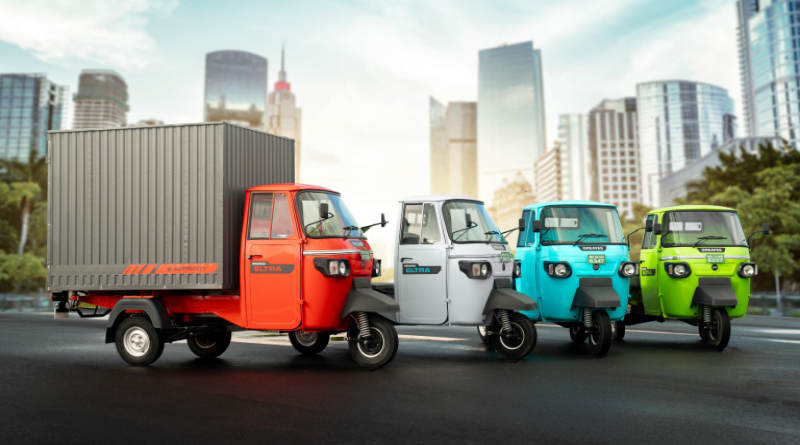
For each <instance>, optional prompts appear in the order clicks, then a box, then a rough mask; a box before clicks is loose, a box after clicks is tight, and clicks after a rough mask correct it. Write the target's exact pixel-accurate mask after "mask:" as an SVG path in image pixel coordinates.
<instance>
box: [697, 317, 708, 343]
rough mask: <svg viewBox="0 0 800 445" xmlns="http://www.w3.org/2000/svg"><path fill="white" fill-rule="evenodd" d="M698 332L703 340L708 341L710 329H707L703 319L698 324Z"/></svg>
mask: <svg viewBox="0 0 800 445" xmlns="http://www.w3.org/2000/svg"><path fill="white" fill-rule="evenodd" d="M697 333H698V334H700V339H701V340H703V341H708V329H706V327H705V325H704V324H703V322H702V321H701V322H700V323H698V324H697Z"/></svg>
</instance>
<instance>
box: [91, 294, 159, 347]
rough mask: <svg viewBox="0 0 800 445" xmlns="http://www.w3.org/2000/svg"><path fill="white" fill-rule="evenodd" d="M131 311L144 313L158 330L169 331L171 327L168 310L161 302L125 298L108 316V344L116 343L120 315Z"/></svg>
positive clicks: (150, 299)
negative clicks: (115, 337)
mask: <svg viewBox="0 0 800 445" xmlns="http://www.w3.org/2000/svg"><path fill="white" fill-rule="evenodd" d="M131 310H135V311H144V313H145V314H147V316H148V317H150V322H151V323H153V327H155V328H156V329H167V328H169V327H170V325H171V323H170V321H169V314H167V310H166V309H165V308H164V305H163V304H161V302H160V301H158V300H154V299H152V298H123V299H121V300H119V301H118V302H117V304H115V305H114V309H112V310H111V313H110V314H109V315H108V324H107V325H106V343H113V342H114V335H115V333H116V332H115V331H116V327H117V319H118V318H119V315H120V314H123V313H125V311H131Z"/></svg>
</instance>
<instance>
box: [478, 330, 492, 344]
mask: <svg viewBox="0 0 800 445" xmlns="http://www.w3.org/2000/svg"><path fill="white" fill-rule="evenodd" d="M489 328H491V326H478V336H479V337H480V338H481V343H484V344H488V343H490V342H491V341H492V336H491V335H486V331H488V330H489Z"/></svg>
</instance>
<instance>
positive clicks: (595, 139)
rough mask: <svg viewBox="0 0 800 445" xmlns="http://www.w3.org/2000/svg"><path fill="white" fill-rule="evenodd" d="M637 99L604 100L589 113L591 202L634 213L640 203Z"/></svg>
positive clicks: (623, 213)
mask: <svg viewBox="0 0 800 445" xmlns="http://www.w3.org/2000/svg"><path fill="white" fill-rule="evenodd" d="M636 105H637V103H636V99H634V98H632V97H626V98H622V99H616V100H609V99H606V100H603V101H602V102H600V104H599V105H597V106H596V107H594V108H593V109H592V110H591V111H590V112H589V163H590V168H589V174H590V180H591V194H590V195H589V198H590V199H591V200H593V201H601V202H607V203H610V204H614V205H615V206H617V209H618V211H619V214H620V216H623V215H625V214H627V215H632V214H633V203H635V202H641V199H642V192H641V183H640V177H641V171H640V169H639V163H640V162H639V156H640V152H639V142H638V141H639V133H638V129H637V119H636V113H637V111H636V108H637V107H636Z"/></svg>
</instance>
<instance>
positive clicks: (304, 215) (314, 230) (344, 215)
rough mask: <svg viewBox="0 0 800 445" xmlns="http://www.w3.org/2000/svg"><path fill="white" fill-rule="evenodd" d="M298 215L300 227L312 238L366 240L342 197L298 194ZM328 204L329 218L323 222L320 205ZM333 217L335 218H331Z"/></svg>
mask: <svg viewBox="0 0 800 445" xmlns="http://www.w3.org/2000/svg"><path fill="white" fill-rule="evenodd" d="M296 200H297V213H299V215H300V225H301V226H303V231H304V232H305V234H306V235H307V236H308V237H310V238H342V237H343V236H345V235H347V237H348V238H365V237H364V234H363V233H362V232H361V229H359V228H358V223H357V222H356V219H355V218H353V215H352V214H351V213H350V210H347V206H346V205H345V204H344V201H343V200H342V197H341V196H339V195H334V194H331V193H324V192H302V193H298V194H297V198H296ZM322 203H327V204H328V216H329V218H328V219H326V220H324V221H322V220H321V219H320V215H319V205H320V204H322ZM331 215H333V216H331Z"/></svg>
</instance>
